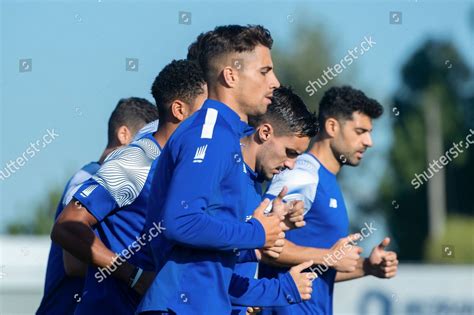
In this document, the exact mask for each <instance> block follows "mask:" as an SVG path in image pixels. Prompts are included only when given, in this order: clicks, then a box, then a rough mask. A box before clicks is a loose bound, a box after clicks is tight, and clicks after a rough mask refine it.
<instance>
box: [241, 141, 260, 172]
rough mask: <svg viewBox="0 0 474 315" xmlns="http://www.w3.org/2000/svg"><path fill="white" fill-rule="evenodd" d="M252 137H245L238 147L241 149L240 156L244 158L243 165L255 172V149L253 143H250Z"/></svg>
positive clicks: (255, 146)
mask: <svg viewBox="0 0 474 315" xmlns="http://www.w3.org/2000/svg"><path fill="white" fill-rule="evenodd" d="M252 137H254V135H250V136H247V137H245V138H242V139H240V146H241V149H242V156H243V158H244V162H245V164H247V165H248V167H250V168H251V169H252V171H254V172H255V169H256V168H257V147H258V144H256V143H255V142H254V141H252Z"/></svg>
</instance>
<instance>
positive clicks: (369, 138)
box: [364, 132, 373, 148]
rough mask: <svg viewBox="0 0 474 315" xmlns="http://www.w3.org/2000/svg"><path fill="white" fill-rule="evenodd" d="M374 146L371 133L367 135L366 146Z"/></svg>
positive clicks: (365, 138)
mask: <svg viewBox="0 0 474 315" xmlns="http://www.w3.org/2000/svg"><path fill="white" fill-rule="evenodd" d="M372 145H373V142H372V136H371V135H370V133H368V132H367V133H366V136H365V137H364V146H366V147H369V148H370V147H371V146H372Z"/></svg>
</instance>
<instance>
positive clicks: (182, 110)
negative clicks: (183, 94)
mask: <svg viewBox="0 0 474 315" xmlns="http://www.w3.org/2000/svg"><path fill="white" fill-rule="evenodd" d="M188 107H189V106H187V105H186V103H185V102H183V101H181V100H174V101H173V103H172V104H171V106H170V113H171V115H172V116H173V118H174V119H176V120H177V121H183V120H184V119H186V117H188V116H189V115H188V114H189V113H188V112H189V108H188Z"/></svg>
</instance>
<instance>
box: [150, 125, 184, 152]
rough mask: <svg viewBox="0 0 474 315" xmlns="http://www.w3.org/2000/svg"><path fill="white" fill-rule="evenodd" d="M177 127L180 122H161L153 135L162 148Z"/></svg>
mask: <svg viewBox="0 0 474 315" xmlns="http://www.w3.org/2000/svg"><path fill="white" fill-rule="evenodd" d="M176 128H178V124H173V123H170V122H164V123H161V122H160V125H159V126H158V130H157V131H156V132H155V133H154V134H153V137H154V138H155V140H156V141H157V142H158V144H159V145H160V147H161V148H164V147H165V144H166V142H167V141H168V139H169V138H170V137H171V135H172V134H173V132H174V131H175V130H176Z"/></svg>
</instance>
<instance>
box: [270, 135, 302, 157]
mask: <svg viewBox="0 0 474 315" xmlns="http://www.w3.org/2000/svg"><path fill="white" fill-rule="evenodd" d="M309 141H310V139H309V138H308V137H301V136H300V135H298V134H296V133H295V134H289V135H282V136H277V137H275V142H278V143H280V144H281V146H282V148H284V149H285V150H292V151H295V152H296V153H298V154H302V153H304V151H306V149H307V148H308V145H309Z"/></svg>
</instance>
